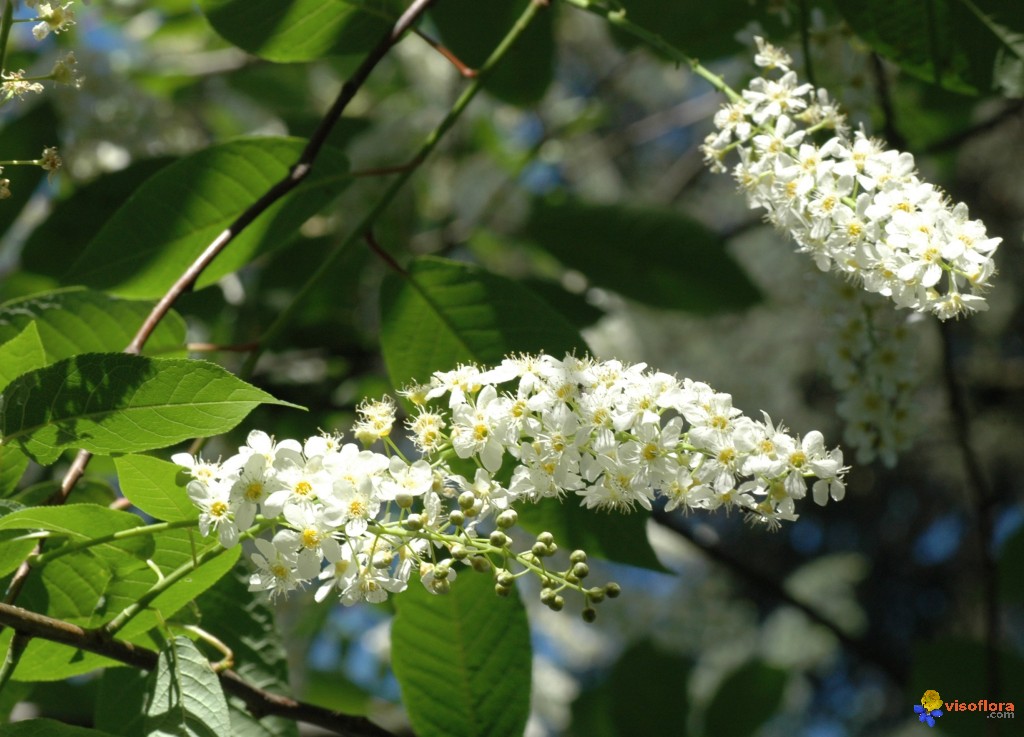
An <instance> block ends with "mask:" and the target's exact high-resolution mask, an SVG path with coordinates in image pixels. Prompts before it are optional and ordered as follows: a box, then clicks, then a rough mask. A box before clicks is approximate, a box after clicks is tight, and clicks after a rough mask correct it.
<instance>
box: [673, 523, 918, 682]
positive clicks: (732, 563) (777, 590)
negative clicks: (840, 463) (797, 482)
mask: <svg viewBox="0 0 1024 737" xmlns="http://www.w3.org/2000/svg"><path fill="white" fill-rule="evenodd" d="M654 520H655V522H657V523H658V524H660V525H662V526H663V527H665V528H666V529H669V530H671V531H672V532H675V533H676V534H678V535H680V536H681V537H684V538H686V539H687V540H689V541H690V542H691V543H692V544H693V545H694V546H695V547H697V548H698V549H699V550H700V551H701V552H703V553H704V554H705V555H706V556H707V557H708V558H710V559H711V560H713V561H715V562H716V563H720V564H721V565H723V566H725V567H726V568H728V569H729V570H730V571H731V572H732V573H733V574H734V575H736V576H737V577H739V578H741V579H743V581H744V582H745V583H747V584H750V585H751V586H753V587H754V588H756V589H757V590H758V591H760V592H761V593H762V594H764V595H765V596H768V597H770V598H772V599H775V600H777V601H781V602H782V603H784V604H787V605H789V606H791V607H793V608H794V609H797V610H799V611H800V612H802V613H803V614H804V616H806V617H807V618H808V619H810V620H811V621H812V622H814V623H815V624H819V625H821V626H822V627H824V628H826V629H827V630H829V632H831V633H832V634H833V635H834V636H835V638H836V639H837V640H838V641H839V643H840V644H841V645H842V646H843V648H844V649H845V650H846V651H847V652H850V653H852V654H854V655H856V656H857V657H858V658H860V659H861V660H863V661H865V662H867V663H871V664H872V665H874V666H876V667H877V668H879V669H880V670H881V671H882V672H884V673H885V674H886V675H887V676H889V678H891V679H892V680H893V681H894V682H896V683H898V684H903V683H905V682H906V678H907V668H906V666H905V665H904V664H903V663H901V662H899V661H898V660H896V659H895V658H892V657H891V656H890V655H889V654H888V653H886V652H885V651H883V650H881V649H879V648H877V647H875V646H874V645H872V644H871V643H869V642H866V641H864V640H862V639H859V638H856V637H852V636H851V635H849V634H847V633H846V632H844V631H843V630H842V629H841V628H840V627H839V625H837V624H836V623H835V622H833V621H832V620H830V619H828V618H827V617H826V616H824V615H823V614H822V613H821V612H819V611H818V610H817V609H815V608H813V607H811V606H809V605H807V604H806V603H804V602H802V601H800V600H799V599H797V598H795V597H794V596H793V595H792V594H790V593H789V592H788V591H786V589H785V588H784V587H783V586H782V584H781V583H779V582H778V581H776V580H775V579H774V578H772V577H771V576H768V575H767V574H765V573H763V572H761V571H758V570H756V569H755V568H754V567H753V566H751V565H749V564H748V563H746V562H744V561H742V560H740V559H739V558H737V557H736V556H734V555H732V554H731V553H729V552H728V551H727V550H725V549H724V548H723V547H721V546H719V545H716V544H715V543H712V542H709V541H707V540H702V539H700V538H699V537H698V536H697V535H695V534H694V532H693V530H692V529H691V528H690V526H689V525H687V524H686V523H685V522H684V521H683V520H682V519H681V518H680V517H678V516H674V515H672V514H668V513H666V512H662V511H656V512H655V513H654Z"/></svg>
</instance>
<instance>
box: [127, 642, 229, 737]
mask: <svg viewBox="0 0 1024 737" xmlns="http://www.w3.org/2000/svg"><path fill="white" fill-rule="evenodd" d="M148 686H149V692H148V694H147V698H146V704H145V714H146V719H145V723H144V730H145V733H146V734H147V735H150V736H151V737H161V736H162V735H168V736H170V735H173V737H186V736H187V737H221V736H222V735H228V734H231V720H230V719H229V718H228V704H227V701H226V700H225V698H224V692H223V691H222V690H221V687H220V680H219V679H218V678H217V674H216V673H214V672H213V668H211V667H210V663H209V662H208V661H207V660H206V658H205V657H203V654H202V653H200V652H199V650H198V649H196V646H195V645H194V644H193V643H192V641H191V640H190V639H188V638H187V637H176V638H174V641H173V642H170V643H168V645H167V647H166V648H164V649H163V650H161V652H160V660H159V661H158V663H157V667H156V669H155V670H154V671H153V672H152V673H151V674H150V678H149V682H148Z"/></svg>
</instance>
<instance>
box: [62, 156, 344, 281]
mask: <svg viewBox="0 0 1024 737" xmlns="http://www.w3.org/2000/svg"><path fill="white" fill-rule="evenodd" d="M305 144H306V142H305V141H304V140H302V139H298V138H250V139H240V140H236V141H231V142H228V143H223V144H218V145H216V146H211V147H210V148H207V149H204V150H202V151H199V152H197V153H194V154H192V155H191V156H187V157H185V158H183V159H180V160H179V161H176V162H175V163H173V164H171V165H169V166H166V167H164V168H163V169H161V170H160V171H159V172H157V173H156V174H155V175H154V176H152V177H150V178H149V179H148V180H147V181H146V182H145V183H144V184H143V185H142V186H141V187H139V189H138V191H137V192H136V193H135V194H134V195H133V196H132V197H130V198H129V199H128V201H127V202H125V204H124V206H123V207H122V208H121V209H120V210H118V211H117V212H116V213H115V214H114V216H113V217H111V218H110V219H109V220H108V221H107V223H106V225H104V226H103V229H102V230H101V231H100V232H99V233H97V234H96V237H95V238H93V239H92V240H91V241H90V242H89V245H88V246H87V247H86V248H85V250H84V251H83V252H82V253H81V254H80V255H79V257H78V259H77V260H75V261H74V262H72V263H71V264H70V266H69V267H68V269H67V272H66V274H67V276H66V278H67V279H73V280H74V281H75V282H76V283H80V284H85V285H86V286H90V287H94V288H97V289H104V290H109V291H112V292H114V293H116V294H119V295H122V296H128V297H154V298H155V297H159V296H161V295H163V294H164V293H165V292H166V291H167V289H168V288H169V287H170V286H171V284H173V283H174V282H175V281H176V280H177V279H178V278H179V277H180V276H181V275H182V274H183V273H184V272H185V270H186V269H187V268H188V267H189V266H190V265H191V264H192V263H193V262H194V261H195V259H196V258H197V257H198V256H199V255H200V254H201V253H202V252H203V251H204V250H205V249H206V248H207V246H209V245H210V243H211V242H212V241H213V239H214V238H216V237H217V236H218V235H219V234H220V233H221V232H222V231H223V230H224V229H225V228H226V227H227V226H229V225H230V224H231V223H232V222H233V221H234V220H235V218H237V217H238V216H239V215H241V214H242V213H243V212H244V211H245V210H246V209H247V208H248V207H250V206H251V205H252V204H253V203H254V202H256V200H258V199H259V198H260V197H261V196H262V195H263V194H264V193H265V192H266V191H267V190H268V189H269V188H270V187H271V186H272V185H274V184H276V183H277V182H278V181H280V180H281V179H283V178H284V177H285V176H286V175H287V174H288V170H289V168H290V167H291V166H292V165H293V164H294V163H295V162H296V161H297V160H298V158H299V156H300V154H301V153H302V150H303V148H304V147H305ZM350 181H351V178H350V177H349V176H348V161H347V160H346V159H345V157H344V155H343V154H341V153H340V152H339V151H336V150H334V149H332V148H326V147H325V148H324V149H322V150H321V152H320V156H319V158H318V160H317V162H316V165H315V166H314V168H313V170H312V172H311V173H310V174H309V176H308V177H307V178H306V179H305V180H304V181H303V182H302V184H300V185H299V186H298V187H297V188H296V189H295V190H294V191H292V192H291V193H290V194H289V195H287V196H286V197H285V198H284V199H283V200H280V201H278V202H277V203H276V204H274V205H272V206H271V207H270V208H269V209H268V210H267V211H266V212H264V213H263V214H262V215H260V216H259V218H257V219H256V220H255V221H254V222H253V223H252V224H250V225H249V226H248V227H247V228H246V229H245V230H244V231H243V232H242V233H241V234H240V235H239V236H238V237H237V238H235V239H234V240H233V241H232V242H231V247H230V248H227V249H225V250H224V251H222V252H221V253H220V255H219V256H217V258H215V259H214V260H213V261H212V262H211V263H210V265H209V266H208V267H207V268H206V269H205V270H204V271H203V273H202V274H201V275H200V277H199V279H198V280H197V281H196V288H202V287H205V286H209V285H210V284H214V283H215V282H216V281H217V280H218V279H220V278H221V277H223V276H224V275H226V274H230V273H231V272H233V271H235V270H237V269H238V268H240V267H242V266H244V265H245V264H247V263H249V261H251V260H252V259H253V258H254V257H255V256H256V255H257V254H259V253H264V252H267V251H269V250H272V249H274V248H279V247H281V246H283V245H285V244H286V243H287V242H288V241H289V240H290V239H291V238H292V237H294V235H295V233H296V231H297V230H298V227H299V226H300V225H302V223H303V222H305V221H306V220H307V219H308V218H309V217H310V216H311V215H314V214H315V213H316V212H317V211H318V210H320V208H322V207H323V206H324V205H326V204H327V203H328V202H330V201H331V200H332V199H333V198H334V197H335V196H337V195H338V194H340V193H341V191H342V190H343V189H344V188H345V187H346V186H348V184H349V182H350Z"/></svg>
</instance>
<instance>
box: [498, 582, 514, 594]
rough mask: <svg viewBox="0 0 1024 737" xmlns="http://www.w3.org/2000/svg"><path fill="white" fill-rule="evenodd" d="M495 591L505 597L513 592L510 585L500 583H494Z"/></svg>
mask: <svg viewBox="0 0 1024 737" xmlns="http://www.w3.org/2000/svg"><path fill="white" fill-rule="evenodd" d="M494 593H495V594H497V595H498V596H501V597H505V596H508V595H509V594H510V593H512V589H510V588H509V587H508V586H502V585H501V584H500V583H496V584H494Z"/></svg>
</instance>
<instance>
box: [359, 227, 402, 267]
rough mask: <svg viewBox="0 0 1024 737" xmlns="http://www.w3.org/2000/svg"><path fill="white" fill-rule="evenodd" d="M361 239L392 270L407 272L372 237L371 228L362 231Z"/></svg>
mask: <svg viewBox="0 0 1024 737" xmlns="http://www.w3.org/2000/svg"><path fill="white" fill-rule="evenodd" d="M363 240H365V241H366V245H368V246H369V247H370V250H371V251H373V252H374V253H376V254H377V256H378V257H379V258H380V259H381V261H383V262H384V263H386V264H387V265H388V266H390V267H391V270H392V271H394V272H395V273H396V274H408V272H407V271H406V270H405V269H403V268H402V267H401V266H400V265H399V263H398V262H397V261H395V259H394V257H393V256H392V255H391V254H390V253H388V252H387V251H385V250H384V249H383V247H381V245H380V243H378V242H377V239H376V238H375V237H374V235H373V231H372V230H368V231H366V232H365V233H363Z"/></svg>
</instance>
